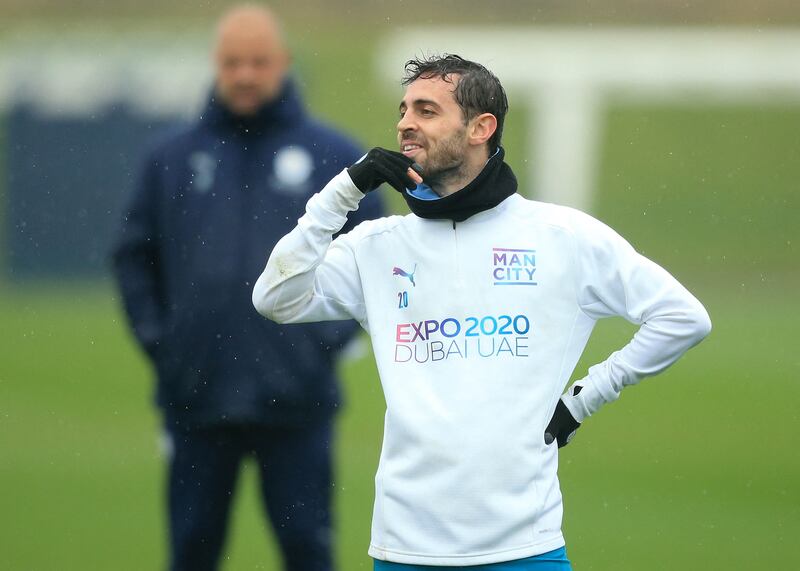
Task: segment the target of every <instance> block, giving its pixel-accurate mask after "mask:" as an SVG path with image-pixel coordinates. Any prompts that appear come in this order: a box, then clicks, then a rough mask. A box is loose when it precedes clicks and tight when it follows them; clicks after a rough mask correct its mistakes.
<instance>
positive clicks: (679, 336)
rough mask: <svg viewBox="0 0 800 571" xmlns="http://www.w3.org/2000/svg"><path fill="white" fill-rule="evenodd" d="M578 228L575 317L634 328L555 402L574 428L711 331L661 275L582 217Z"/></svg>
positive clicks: (698, 309)
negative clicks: (578, 313) (615, 320)
mask: <svg viewBox="0 0 800 571" xmlns="http://www.w3.org/2000/svg"><path fill="white" fill-rule="evenodd" d="M581 222H583V223H582V224H580V228H579V229H578V231H577V234H576V236H577V243H576V250H577V251H576V256H577V263H578V280H579V283H578V303H579V305H580V307H581V309H582V310H583V312H584V313H585V314H586V315H588V316H589V317H591V318H593V319H600V318H602V317H610V316H621V317H624V318H625V319H627V320H628V321H630V322H632V323H637V324H641V327H640V328H639V330H638V331H637V332H636V334H635V335H634V336H633V339H632V340H631V341H630V343H628V344H627V345H625V346H624V347H623V348H622V349H620V350H619V351H615V352H614V353H612V354H611V356H610V357H609V358H608V359H606V360H605V361H603V362H602V363H598V364H597V365H594V366H593V367H591V368H589V374H588V375H587V376H586V377H584V378H583V379H581V380H579V381H576V382H575V383H574V384H573V385H572V386H571V387H570V388H569V390H568V391H567V393H566V394H565V395H564V396H563V397H562V400H563V401H564V404H565V405H566V406H567V408H568V409H569V410H570V412H571V413H572V415H573V416H574V417H575V419H576V420H577V421H578V422H583V420H584V419H585V418H586V417H588V416H589V415H591V414H593V413H595V412H596V411H597V410H598V409H599V408H600V407H601V406H602V405H603V404H605V403H607V402H611V401H614V400H616V399H617V398H619V395H620V392H621V391H622V389H623V388H624V387H625V386H628V385H633V384H636V383H638V382H639V381H640V380H642V379H643V378H645V377H647V376H650V375H655V374H657V373H660V372H661V371H663V370H664V369H666V368H667V367H669V366H670V365H672V364H673V363H674V362H675V361H677V360H678V359H679V358H680V357H681V355H683V354H684V353H685V352H686V351H688V350H689V349H690V348H692V347H693V346H694V345H696V344H697V343H699V342H700V341H701V340H702V339H703V338H704V337H705V336H706V335H708V333H709V332H710V331H711V320H710V319H709V316H708V313H707V312H706V310H705V308H704V307H703V305H702V304H701V303H700V302H699V301H698V300H697V299H696V298H695V297H694V296H693V295H692V294H691V293H689V291H688V290H687V289H686V288H685V287H683V286H682V285H681V284H680V283H679V282H678V280H676V279H675V278H674V277H672V275H670V274H669V273H668V272H667V271H666V270H665V269H664V268H662V267H660V266H659V265H657V264H656V263H654V262H652V261H651V260H648V259H647V258H645V257H644V256H642V255H641V254H639V253H638V252H636V251H635V250H634V249H633V248H632V247H631V245H630V244H628V242H626V241H625V240H624V239H623V238H622V237H621V236H619V235H618V234H617V233H616V232H614V231H613V230H612V229H611V228H609V227H608V226H606V225H604V224H602V223H601V222H599V221H597V220H595V219H593V218H591V217H588V216H587V217H586V220H582V221H581Z"/></svg>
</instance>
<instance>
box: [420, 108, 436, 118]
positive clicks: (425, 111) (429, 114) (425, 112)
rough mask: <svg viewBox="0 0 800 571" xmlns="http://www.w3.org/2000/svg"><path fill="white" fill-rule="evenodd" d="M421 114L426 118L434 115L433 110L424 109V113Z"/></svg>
mask: <svg viewBox="0 0 800 571" xmlns="http://www.w3.org/2000/svg"><path fill="white" fill-rule="evenodd" d="M420 114H421V115H423V116H424V117H430V116H431V115H433V114H434V113H433V109H423V110H422V111H420Z"/></svg>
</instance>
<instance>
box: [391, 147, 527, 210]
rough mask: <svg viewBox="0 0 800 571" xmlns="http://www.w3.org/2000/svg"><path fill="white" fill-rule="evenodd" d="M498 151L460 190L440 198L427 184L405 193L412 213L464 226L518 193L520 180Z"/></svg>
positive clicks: (500, 150)
mask: <svg viewBox="0 0 800 571" xmlns="http://www.w3.org/2000/svg"><path fill="white" fill-rule="evenodd" d="M504 157H505V151H504V150H503V148H502V147H498V148H497V151H496V152H495V154H494V155H492V156H491V157H490V158H489V160H488V161H487V162H486V166H484V167H483V170H482V171H481V172H480V174H478V176H477V177H475V179H474V180H473V181H472V182H470V183H469V184H468V185H467V186H465V187H464V188H462V189H461V190H459V191H457V192H454V193H453V194H450V195H448V196H444V197H439V196H438V195H437V194H436V193H435V192H434V191H433V190H432V189H431V188H430V187H428V186H426V185H425V184H420V185H417V187H416V188H415V189H413V190H407V191H406V192H404V193H402V194H403V198H405V200H406V203H407V204H408V207H409V208H410V209H411V212H413V213H414V214H416V215H417V216H419V217H420V218H428V219H433V220H452V221H453V222H463V221H464V220H466V219H467V218H469V217H470V216H472V215H474V214H477V213H479V212H483V211H484V210H489V209H491V208H494V207H495V206H497V205H498V204H500V203H501V202H503V201H504V200H505V199H506V198H508V197H509V196H511V195H512V194H514V193H515V192H517V177H516V176H514V172H513V171H512V170H511V167H510V166H508V164H506V162H505V161H504V160H503V158H504Z"/></svg>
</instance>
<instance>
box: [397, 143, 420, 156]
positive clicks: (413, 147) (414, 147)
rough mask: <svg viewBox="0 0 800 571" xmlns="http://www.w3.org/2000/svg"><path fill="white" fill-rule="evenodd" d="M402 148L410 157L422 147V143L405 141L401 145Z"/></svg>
mask: <svg viewBox="0 0 800 571" xmlns="http://www.w3.org/2000/svg"><path fill="white" fill-rule="evenodd" d="M400 149H401V150H402V151H403V154H404V155H405V156H407V157H410V156H412V155H415V154H416V153H417V151H419V150H420V149H422V145H418V144H417V143H403V144H402V145H400Z"/></svg>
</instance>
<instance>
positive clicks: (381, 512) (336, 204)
mask: <svg viewBox="0 0 800 571" xmlns="http://www.w3.org/2000/svg"><path fill="white" fill-rule="evenodd" d="M405 71H406V75H405V78H404V80H403V84H404V85H405V86H406V92H405V96H404V97H403V99H402V101H401V103H400V121H399V123H398V124H397V132H398V142H399V145H400V152H395V151H389V150H385V149H381V148H374V149H372V150H371V151H370V152H369V153H368V154H367V155H365V157H364V158H362V159H361V160H360V161H359V162H358V163H356V164H354V165H353V166H351V167H350V168H348V169H346V170H344V171H343V172H342V173H340V174H339V175H337V176H336V177H335V178H334V179H333V180H331V181H330V183H328V185H327V186H325V188H323V189H322V190H321V191H320V192H319V193H318V194H316V195H315V196H314V197H313V198H311V199H310V200H309V202H308V205H307V206H306V213H305V214H304V215H303V217H302V218H300V220H299V221H298V225H297V227H296V228H295V229H294V230H292V232H290V233H289V234H287V235H286V236H285V237H284V238H282V239H281V240H280V241H279V242H278V244H277V245H276V246H275V249H274V250H273V251H272V253H271V255H270V257H269V261H268V263H267V266H266V269H265V270H264V272H263V274H262V275H261V277H260V278H259V279H258V282H257V283H256V286H255V289H254V291H253V303H254V304H255V306H256V308H257V309H258V311H259V312H260V313H261V314H263V315H265V316H266V317H268V318H270V319H272V320H274V321H277V322H279V323H299V322H308V321H322V320H336V319H348V318H353V319H356V320H357V321H359V322H360V323H361V325H362V326H363V327H364V328H365V329H366V330H367V331H368V332H369V334H370V337H371V339H372V344H373V348H374V352H375V359H376V361H377V365H378V370H379V373H380V377H381V383H382V385H383V390H384V394H385V397H386V405H387V410H386V422H385V432H384V442H383V449H382V452H381V459H380V465H379V467H378V474H377V477H376V483H375V486H376V490H375V508H374V514H373V520H372V541H371V544H370V548H369V554H370V555H371V556H372V557H373V558H374V559H375V569H377V570H389V569H397V570H404V571H406V570H407V571H411V570H414V569H423V568H424V569H428V566H448V567H450V568H454V567H455V568H458V567H460V566H463V567H469V568H470V569H475V570H478V569H481V570H489V569H491V570H493V571H494V570H498V571H499V570H510V569H514V570H522V569H526V570H527V569H531V570H537V571H544V570H553V571H555V570H559V571H562V570H568V569H570V563H569V561H568V559H567V557H566V552H565V549H564V545H565V544H564V537H563V535H562V533H561V519H562V503H561V492H560V490H559V485H558V478H557V474H556V472H557V465H558V447H561V446H563V445H565V444H566V443H567V442H568V441H569V439H570V438H571V436H572V435H573V434H574V432H575V430H576V429H577V428H578V426H579V425H580V423H581V422H583V420H584V419H585V418H587V417H588V416H590V415H591V414H593V413H595V412H596V411H597V410H598V409H599V408H600V407H601V406H602V405H603V404H605V403H608V402H611V401H613V400H616V399H617V398H618V397H619V394H620V391H621V390H622V389H623V387H625V386H627V385H632V384H635V383H637V382H639V381H640V380H641V379H643V378H644V377H646V376H649V375H654V374H656V373H659V372H660V371H663V370H664V369H666V368H667V367H668V366H669V365H671V364H672V363H674V362H675V361H676V360H677V359H678V358H679V357H680V356H681V355H682V354H683V353H684V352H686V351H687V350H688V349H689V348H691V347H692V346H694V345H695V344H697V343H698V342H699V341H700V340H701V339H703V338H704V337H705V336H706V335H707V334H708V333H709V331H710V329H711V322H710V320H709V317H708V314H707V313H706V311H705V309H704V308H703V306H702V305H701V304H700V302H699V301H698V300H697V299H696V298H695V297H694V296H692V294H690V293H689V292H688V291H687V290H686V289H685V288H684V287H683V286H682V285H681V284H680V283H678V281H677V280H675V278H673V277H672V276H671V275H670V274H669V273H667V272H666V271H665V270H664V269H663V268H661V267H659V266H658V265H656V264H655V263H653V262H652V261H650V260H648V259H647V258H645V257H643V256H641V255H640V254H638V253H637V252H636V251H635V250H634V249H633V248H632V247H631V246H630V245H629V244H628V243H627V242H626V241H625V240H624V239H623V238H621V237H620V236H619V235H618V234H617V233H615V232H614V231H613V230H612V229H610V228H609V227H607V226H605V225H604V224H602V223H601V222H599V221H597V220H595V219H594V218H592V217H590V216H589V215H587V214H584V213H582V212H579V211H577V210H574V209H571V208H566V207H563V206H556V205H553V204H545V203H541V202H535V201H531V200H527V199H525V198H523V197H522V196H520V195H519V194H517V193H516V190H517V181H516V178H515V177H514V174H513V172H512V171H511V168H510V167H509V166H508V165H507V164H506V163H505V162H504V161H503V156H504V152H503V149H502V148H501V147H500V137H501V135H502V130H503V120H504V118H505V114H506V112H507V110H508V102H507V99H506V95H505V92H504V91H503V88H502V86H501V85H500V82H499V81H498V79H497V78H496V77H495V76H494V75H493V74H492V73H491V72H490V71H488V70H487V69H486V68H484V67H483V66H481V65H480V64H477V63H474V62H471V61H468V60H464V59H462V58H460V57H458V56H455V55H447V56H444V57H434V58H430V59H425V60H421V61H418V60H412V61H410V62H408V63H407V64H406V69H405ZM420 174H421V175H422V176H420ZM384 182H388V183H389V184H390V185H391V186H393V187H394V188H395V189H397V190H398V191H400V192H401V193H402V194H403V197H404V198H405V200H406V201H407V202H408V205H409V207H410V208H411V211H412V213H411V214H408V215H406V216H390V217H388V218H381V219H378V220H374V221H368V222H364V223H362V224H360V225H359V226H358V227H356V228H355V229H354V230H353V231H351V232H350V233H348V234H345V235H341V236H339V237H338V238H337V239H336V240H333V241H332V236H333V235H334V234H336V233H337V232H338V231H339V230H340V229H341V227H342V226H343V225H344V223H345V221H346V217H347V214H348V212H351V211H353V210H356V209H357V208H358V204H359V201H360V200H361V199H363V198H364V195H365V193H367V192H370V191H372V190H374V189H376V188H378V187H379V186H380V185H381V184H382V183H384ZM611 316H621V317H624V318H625V319H627V320H628V321H630V322H633V323H636V324H639V325H640V326H641V327H640V328H639V330H638V332H637V333H636V334H635V335H634V337H633V339H632V340H631V341H630V343H628V344H627V345H626V346H625V347H623V348H621V349H620V350H619V351H616V352H614V353H613V354H612V355H611V356H610V357H609V358H608V359H607V360H605V361H604V362H602V363H599V364H597V365H595V366H593V367H591V368H590V369H589V372H588V375H586V376H585V377H584V378H582V379H580V380H578V381H576V382H575V383H574V384H573V385H572V386H570V387H569V389H568V390H567V392H566V393H565V394H562V393H563V391H564V388H565V386H566V384H567V382H568V381H569V379H570V375H571V374H572V372H573V369H574V368H575V365H576V363H577V361H578V359H579V357H580V355H581V353H582V351H583V349H584V347H585V346H586V342H587V340H588V339H589V335H590V334H591V332H592V328H593V327H594V325H595V322H596V321H597V320H598V319H600V318H602V317H611ZM419 566H425V567H419Z"/></svg>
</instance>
